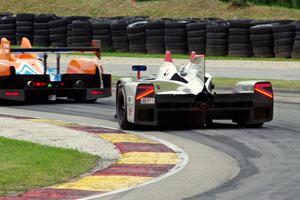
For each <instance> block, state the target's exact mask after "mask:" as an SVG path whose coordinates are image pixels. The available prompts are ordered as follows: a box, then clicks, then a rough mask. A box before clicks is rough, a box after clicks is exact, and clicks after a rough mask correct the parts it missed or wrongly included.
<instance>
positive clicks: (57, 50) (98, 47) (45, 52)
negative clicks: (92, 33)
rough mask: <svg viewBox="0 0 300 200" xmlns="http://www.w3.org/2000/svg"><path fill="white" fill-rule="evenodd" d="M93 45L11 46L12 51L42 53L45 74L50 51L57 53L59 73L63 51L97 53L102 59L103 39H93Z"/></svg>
mask: <svg viewBox="0 0 300 200" xmlns="http://www.w3.org/2000/svg"><path fill="white" fill-rule="evenodd" d="M92 46H93V47H50V48H49V47H45V48H40V47H38V48H35V47H34V48H11V49H10V52H11V53H42V54H43V62H44V74H46V73H47V58H48V54H49V53H56V66H57V73H59V72H60V54H61V53H77V52H80V53H95V55H96V57H97V58H98V59H101V41H100V40H93V41H92Z"/></svg>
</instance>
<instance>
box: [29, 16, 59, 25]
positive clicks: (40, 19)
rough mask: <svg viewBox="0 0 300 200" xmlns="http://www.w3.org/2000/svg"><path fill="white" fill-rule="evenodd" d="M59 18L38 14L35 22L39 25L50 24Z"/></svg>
mask: <svg viewBox="0 0 300 200" xmlns="http://www.w3.org/2000/svg"><path fill="white" fill-rule="evenodd" d="M55 19H57V17H56V16H55V15H53V14H36V15H35V16H34V22H37V23H48V22H49V21H51V20H55Z"/></svg>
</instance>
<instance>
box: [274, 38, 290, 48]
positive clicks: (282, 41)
mask: <svg viewBox="0 0 300 200" xmlns="http://www.w3.org/2000/svg"><path fill="white" fill-rule="evenodd" d="M293 44H294V39H292V38H287V39H285V38H283V39H279V40H275V41H274V45H275V46H280V45H293Z"/></svg>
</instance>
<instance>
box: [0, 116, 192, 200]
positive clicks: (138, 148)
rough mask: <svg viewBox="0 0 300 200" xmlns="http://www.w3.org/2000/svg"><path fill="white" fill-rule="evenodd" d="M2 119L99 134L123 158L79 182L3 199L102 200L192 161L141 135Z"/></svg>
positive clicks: (1, 199) (56, 122)
mask: <svg viewBox="0 0 300 200" xmlns="http://www.w3.org/2000/svg"><path fill="white" fill-rule="evenodd" d="M1 117H5V118H15V119H22V120H28V121H31V122H34V123H46V124H52V125H56V126H61V127H65V128H70V129H73V130H79V131H83V132H87V133H89V134H93V135H97V136H98V137H100V138H102V139H105V140H107V141H110V142H111V143H113V144H114V145H115V146H116V148H117V149H118V150H119V152H120V154H121V159H120V160H118V161H117V162H116V163H114V164H113V165H111V166H109V167H108V168H106V169H103V170H99V171H96V172H94V173H93V174H91V175H87V176H85V177H81V178H79V179H78V180H76V181H71V182H68V183H62V184H57V185H53V186H49V187H46V188H42V189H35V190H32V191H28V192H25V193H23V194H20V195H18V196H9V197H0V200H6V199H7V200H8V199H9V200H11V199H16V200H19V199H24V200H25V199H26V200H27V199H94V198H99V197H102V196H107V195H111V194H116V193H119V192H123V191H127V190H131V189H135V188H138V187H142V186H144V185H147V184H151V183H155V182H157V181H159V180H161V179H163V178H166V177H168V176H171V175H173V174H175V173H177V172H179V171H180V170H182V169H183V168H184V167H185V166H186V165H187V163H188V160H189V158H188V155H187V154H186V153H185V152H184V151H183V150H182V149H180V148H178V147H177V146H175V145H173V144H170V143H168V142H167V141H164V140H161V139H158V138H156V137H150V136H147V135H144V134H141V133H129V132H124V131H121V130H117V129H113V128H110V127H103V126H92V125H87V124H77V123H68V122H64V121H60V120H50V119H40V118H31V117H22V116H12V115H0V118H1ZM100 148H101V147H100Z"/></svg>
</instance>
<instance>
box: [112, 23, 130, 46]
mask: <svg viewBox="0 0 300 200" xmlns="http://www.w3.org/2000/svg"><path fill="white" fill-rule="evenodd" d="M127 26H128V24H127V22H125V21H114V22H112V23H111V24H110V30H111V36H112V42H113V48H114V49H115V50H116V51H117V52H129V43H128V38H127Z"/></svg>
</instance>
